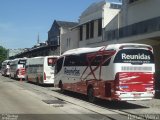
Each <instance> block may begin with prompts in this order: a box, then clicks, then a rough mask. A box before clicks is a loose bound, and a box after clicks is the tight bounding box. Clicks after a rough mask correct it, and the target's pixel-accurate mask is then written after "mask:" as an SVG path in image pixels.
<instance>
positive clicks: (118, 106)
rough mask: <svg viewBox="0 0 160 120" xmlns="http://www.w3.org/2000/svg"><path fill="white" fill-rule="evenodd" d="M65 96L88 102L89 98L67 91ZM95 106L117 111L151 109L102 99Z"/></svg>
mask: <svg viewBox="0 0 160 120" xmlns="http://www.w3.org/2000/svg"><path fill="white" fill-rule="evenodd" d="M61 94H62V93H61ZM63 94H64V95H67V96H70V97H74V98H77V99H80V100H84V101H88V99H87V96H85V95H82V94H79V93H74V92H70V91H65V92H64V93H63ZM94 104H95V105H98V106H101V107H105V108H108V109H116V110H125V109H142V108H149V107H147V106H141V105H137V104H133V103H129V102H126V101H109V100H102V99H97V100H96V102H95V103H94Z"/></svg>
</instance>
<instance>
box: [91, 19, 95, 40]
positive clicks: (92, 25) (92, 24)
mask: <svg viewBox="0 0 160 120" xmlns="http://www.w3.org/2000/svg"><path fill="white" fill-rule="evenodd" d="M93 37H94V21H92V22H90V38H93Z"/></svg>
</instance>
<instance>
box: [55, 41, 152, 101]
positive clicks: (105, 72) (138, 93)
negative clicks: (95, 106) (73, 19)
mask: <svg viewBox="0 0 160 120" xmlns="http://www.w3.org/2000/svg"><path fill="white" fill-rule="evenodd" d="M154 73H155V64H154V56H153V49H152V47H151V46H150V45H146V44H137V43H123V44H110V45H107V46H102V47H95V48H78V49H73V50H69V51H66V52H65V53H64V54H62V55H61V56H60V57H59V59H58V60H57V62H56V67H55V86H56V87H59V88H60V89H61V90H62V91H64V90H68V91H73V92H77V93H82V94H84V95H87V96H88V100H89V101H90V102H94V101H95V99H96V98H100V99H105V100H113V101H129V100H149V99H152V98H153V97H154V94H155V90H154Z"/></svg>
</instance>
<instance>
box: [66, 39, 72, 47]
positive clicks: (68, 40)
mask: <svg viewBox="0 0 160 120" xmlns="http://www.w3.org/2000/svg"><path fill="white" fill-rule="evenodd" d="M70 43H71V39H70V38H67V47H68V48H69V47H70Z"/></svg>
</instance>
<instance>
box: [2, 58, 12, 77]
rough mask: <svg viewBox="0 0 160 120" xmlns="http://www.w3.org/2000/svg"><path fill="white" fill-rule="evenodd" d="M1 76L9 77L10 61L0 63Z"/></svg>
mask: <svg viewBox="0 0 160 120" xmlns="http://www.w3.org/2000/svg"><path fill="white" fill-rule="evenodd" d="M1 74H2V75H3V76H9V75H10V60H5V61H3V62H2V68H1Z"/></svg>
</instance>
